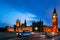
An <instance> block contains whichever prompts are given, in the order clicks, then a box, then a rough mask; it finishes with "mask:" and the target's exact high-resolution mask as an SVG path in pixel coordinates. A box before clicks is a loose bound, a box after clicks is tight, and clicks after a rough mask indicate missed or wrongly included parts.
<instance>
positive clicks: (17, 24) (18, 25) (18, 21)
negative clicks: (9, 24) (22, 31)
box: [16, 19, 20, 27]
mask: <svg viewBox="0 0 60 40" xmlns="http://www.w3.org/2000/svg"><path fill="white" fill-rule="evenodd" d="M16 26H17V27H20V20H19V19H17V20H16Z"/></svg>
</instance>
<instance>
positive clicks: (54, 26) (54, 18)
mask: <svg viewBox="0 0 60 40" xmlns="http://www.w3.org/2000/svg"><path fill="white" fill-rule="evenodd" d="M52 31H53V32H58V15H57V13H56V9H54V12H53V15H52Z"/></svg>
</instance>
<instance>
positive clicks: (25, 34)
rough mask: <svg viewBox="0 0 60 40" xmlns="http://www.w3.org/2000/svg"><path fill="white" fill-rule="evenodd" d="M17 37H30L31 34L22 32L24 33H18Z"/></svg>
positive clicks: (26, 31)
mask: <svg viewBox="0 0 60 40" xmlns="http://www.w3.org/2000/svg"><path fill="white" fill-rule="evenodd" d="M18 36H20V37H25V36H31V32H30V31H28V30H24V31H22V32H20V33H18Z"/></svg>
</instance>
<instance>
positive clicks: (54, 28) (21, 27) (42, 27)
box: [7, 8, 58, 32]
mask: <svg viewBox="0 0 60 40" xmlns="http://www.w3.org/2000/svg"><path fill="white" fill-rule="evenodd" d="M26 24H27V23H26V20H25V22H24V24H22V25H21V24H20V20H19V19H17V20H16V25H14V27H7V31H11V32H14V31H16V32H21V31H23V30H29V31H33V32H35V31H37V32H43V31H44V32H58V15H57V12H56V9H55V8H54V11H53V14H52V26H46V25H43V21H41V20H40V21H37V22H32V25H31V26H27V25H26Z"/></svg>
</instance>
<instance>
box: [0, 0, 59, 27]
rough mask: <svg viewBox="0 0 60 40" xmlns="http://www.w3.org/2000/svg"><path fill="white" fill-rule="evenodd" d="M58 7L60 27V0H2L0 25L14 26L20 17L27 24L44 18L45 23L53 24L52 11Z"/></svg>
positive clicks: (0, 2) (0, 4)
mask: <svg viewBox="0 0 60 40" xmlns="http://www.w3.org/2000/svg"><path fill="white" fill-rule="evenodd" d="M54 8H56V11H57V14H58V27H60V14H59V13H60V0H0V27H4V26H6V25H9V26H12V25H14V24H15V23H16V20H17V19H20V22H21V24H22V23H24V20H25V19H26V21H27V25H31V24H32V22H33V21H39V20H42V21H43V23H44V25H52V13H53V9H54Z"/></svg>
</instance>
